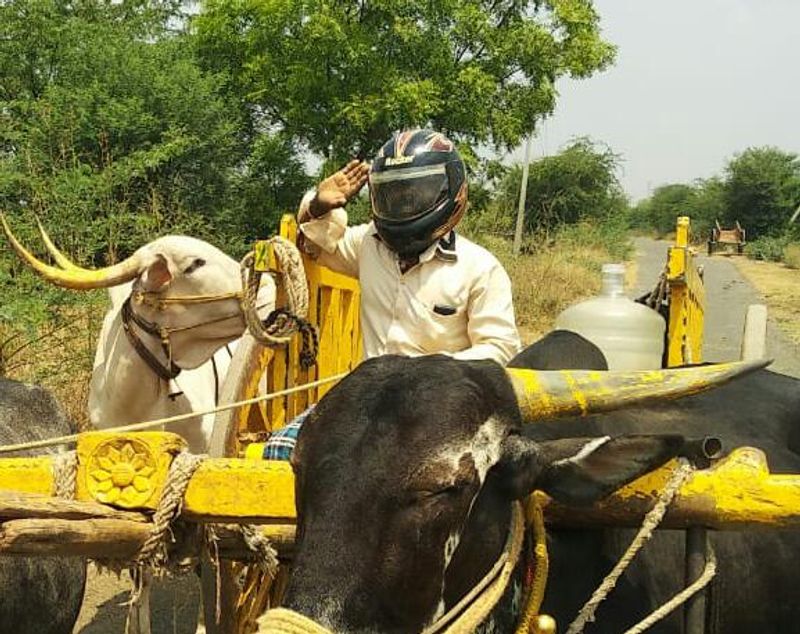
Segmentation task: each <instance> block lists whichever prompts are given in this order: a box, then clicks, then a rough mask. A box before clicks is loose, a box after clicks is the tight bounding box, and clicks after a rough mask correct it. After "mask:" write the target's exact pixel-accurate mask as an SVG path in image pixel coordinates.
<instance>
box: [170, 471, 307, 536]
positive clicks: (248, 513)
mask: <svg viewBox="0 0 800 634" xmlns="http://www.w3.org/2000/svg"><path fill="white" fill-rule="evenodd" d="M183 515H184V516H185V517H186V518H187V519H193V520H197V521H204V522H206V521H213V522H216V521H219V522H222V523H225V522H238V521H243V522H252V523H273V524H274V523H285V520H287V519H289V520H294V517H295V506H294V475H293V474H292V469H291V466H290V465H289V463H288V462H285V461H277V460H276V461H270V460H265V461H262V462H256V461H253V460H241V459H234V458H230V459H226V460H209V461H206V462H204V463H203V464H202V465H201V466H200V468H198V470H197V471H196V472H195V474H194V476H193V477H192V480H191V482H190V483H189V486H188V488H187V490H186V496H185V502H184V506H183Z"/></svg>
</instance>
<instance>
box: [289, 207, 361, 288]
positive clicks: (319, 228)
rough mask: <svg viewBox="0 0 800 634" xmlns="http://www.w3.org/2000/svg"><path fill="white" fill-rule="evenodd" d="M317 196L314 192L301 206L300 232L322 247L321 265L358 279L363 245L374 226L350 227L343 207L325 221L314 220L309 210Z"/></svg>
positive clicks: (319, 257)
mask: <svg viewBox="0 0 800 634" xmlns="http://www.w3.org/2000/svg"><path fill="white" fill-rule="evenodd" d="M314 194H315V192H314V191H310V192H308V193H307V194H306V195H305V196H304V197H303V200H302V201H301V202H300V209H299V210H298V213H297V217H298V219H300V231H301V232H302V233H303V235H304V236H305V237H306V239H307V240H309V241H310V242H312V243H313V244H314V245H316V246H317V247H318V249H319V251H318V253H315V254H314V255H316V256H317V261H318V262H319V263H320V264H322V265H324V266H327V267H328V268H329V269H331V270H333V271H336V272H337V273H344V274H345V275H349V276H350V277H358V261H359V254H360V252H361V245H362V244H363V242H364V238H365V237H367V235H368V234H369V232H370V228H371V226H372V225H371V224H363V225H357V226H355V227H349V226H347V212H346V211H345V210H344V209H342V208H341V207H340V208H337V209H333V210H331V211H330V212H329V213H327V214H325V215H324V216H322V217H321V218H311V215H310V214H309V213H308V207H309V205H310V203H311V199H312V198H314Z"/></svg>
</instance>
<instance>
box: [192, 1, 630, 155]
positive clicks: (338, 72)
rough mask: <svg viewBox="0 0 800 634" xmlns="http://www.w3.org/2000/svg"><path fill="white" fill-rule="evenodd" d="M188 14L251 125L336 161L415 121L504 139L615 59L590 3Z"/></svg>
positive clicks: (300, 4) (269, 8) (239, 9)
mask: <svg viewBox="0 0 800 634" xmlns="http://www.w3.org/2000/svg"><path fill="white" fill-rule="evenodd" d="M194 25H195V27H196V29H197V33H198V36H199V42H200V43H199V46H200V52H201V55H202V56H203V59H204V60H205V63H206V64H207V66H208V67H209V68H211V69H214V70H216V71H225V72H226V73H227V74H229V77H230V83H229V85H228V90H229V91H230V93H231V94H234V95H236V96H237V98H239V99H241V100H243V101H244V102H245V103H246V104H247V105H249V106H251V107H252V112H253V113H254V115H255V116H256V117H257V118H259V119H260V124H261V125H264V126H268V127H270V126H274V127H277V128H278V129H280V130H282V131H283V132H284V133H286V134H287V135H288V136H289V137H290V138H292V139H294V140H297V141H300V142H302V143H303V144H305V145H306V146H307V147H308V148H310V149H311V150H312V151H314V152H316V153H318V154H320V155H322V156H324V157H326V158H334V159H336V160H342V159H343V158H344V157H348V156H353V155H358V156H362V157H366V156H370V155H372V153H373V152H375V151H376V150H377V148H378V147H379V146H380V145H381V144H382V143H383V142H384V141H385V140H386V139H387V138H389V136H390V135H391V133H392V132H393V131H394V130H396V129H400V128H404V127H409V126H413V125H424V124H430V125H432V126H433V127H434V128H436V129H439V130H442V131H445V132H447V133H449V134H451V135H453V136H455V137H457V138H460V139H461V140H464V141H468V142H470V143H473V144H476V143H484V144H486V143H490V144H494V145H495V146H497V147H507V148H509V147H512V146H515V145H516V144H518V143H519V141H520V139H521V138H522V137H523V136H524V135H526V134H528V133H530V132H531V131H533V129H534V127H535V125H536V122H537V121H538V120H539V119H540V118H541V117H542V116H543V115H546V114H548V113H550V112H552V110H553V108H554V106H555V100H556V91H555V87H554V85H555V82H556V80H557V79H558V78H559V77H562V76H564V75H569V76H572V77H588V76H590V75H591V74H592V73H594V72H596V71H598V70H602V69H603V68H605V67H606V66H608V65H609V64H610V63H611V62H612V60H613V58H614V47H613V46H612V45H610V44H609V43H607V42H605V41H604V40H602V39H601V37H600V31H599V19H598V15H597V13H596V11H595V10H594V7H593V4H592V2H591V1H590V0H537V1H522V0H425V1H421V0H342V1H339V2H330V1H328V0H233V1H232V0H207V1H206V2H205V3H204V5H203V11H202V12H201V14H200V15H199V16H197V18H196V19H195V20H194Z"/></svg>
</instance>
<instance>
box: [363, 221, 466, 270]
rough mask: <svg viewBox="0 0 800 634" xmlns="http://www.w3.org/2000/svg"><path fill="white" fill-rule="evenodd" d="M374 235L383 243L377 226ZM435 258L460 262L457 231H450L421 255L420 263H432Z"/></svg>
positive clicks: (373, 229) (373, 231) (373, 230)
mask: <svg viewBox="0 0 800 634" xmlns="http://www.w3.org/2000/svg"><path fill="white" fill-rule="evenodd" d="M372 235H373V237H374V238H375V239H376V240H377V241H378V242H383V240H381V237H380V236H379V235H378V230H377V229H376V228H375V225H373V226H372ZM434 257H435V258H436V259H438V260H442V261H444V262H455V261H457V260H458V253H457V251H456V232H455V231H450V233H448V234H447V235H446V236H444V237H443V238H439V240H438V242H436V243H435V244H432V245H431V246H429V247H428V248H427V249H425V250H424V251H423V252H422V253H420V254H419V261H420V263H424V262H430V261H431V260H432V259H433V258H434Z"/></svg>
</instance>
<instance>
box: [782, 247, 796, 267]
mask: <svg viewBox="0 0 800 634" xmlns="http://www.w3.org/2000/svg"><path fill="white" fill-rule="evenodd" d="M783 263H784V264H785V265H786V266H788V267H789V268H790V269H800V243H798V242H791V243H789V244H787V245H786V246H785V247H784V248H783Z"/></svg>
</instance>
